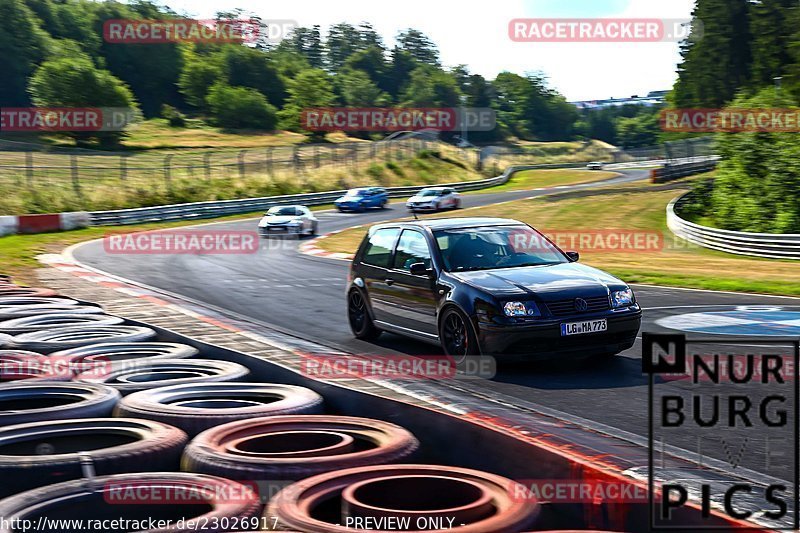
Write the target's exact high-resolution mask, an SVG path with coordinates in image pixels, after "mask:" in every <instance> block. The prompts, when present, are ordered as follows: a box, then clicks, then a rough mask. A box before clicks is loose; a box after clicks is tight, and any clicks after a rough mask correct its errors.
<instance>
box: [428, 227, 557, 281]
mask: <svg viewBox="0 0 800 533" xmlns="http://www.w3.org/2000/svg"><path fill="white" fill-rule="evenodd" d="M434 236H435V237H436V244H437V245H438V247H439V250H440V251H441V252H442V257H443V258H444V264H445V269H446V270H448V271H450V272H464V271H468V270H489V269H493V268H513V267H523V266H542V265H554V264H559V263H566V262H568V260H567V258H566V257H565V256H564V254H563V253H562V252H561V251H560V250H559V249H558V248H556V246H555V245H553V244H552V243H551V242H550V241H548V240H547V239H546V238H545V237H544V236H543V235H542V234H541V233H539V232H537V231H536V230H534V229H531V228H530V227H528V226H484V227H477V228H458V229H448V230H439V231H435V232H434Z"/></svg>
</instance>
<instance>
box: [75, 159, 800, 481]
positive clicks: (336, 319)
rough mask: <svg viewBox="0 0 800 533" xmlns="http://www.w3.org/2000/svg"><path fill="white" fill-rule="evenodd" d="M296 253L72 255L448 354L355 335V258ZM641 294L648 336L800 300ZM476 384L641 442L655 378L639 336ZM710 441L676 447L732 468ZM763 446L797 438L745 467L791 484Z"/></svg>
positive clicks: (332, 332) (330, 334) (224, 304)
mask: <svg viewBox="0 0 800 533" xmlns="http://www.w3.org/2000/svg"><path fill="white" fill-rule="evenodd" d="M620 172H621V176H620V177H617V178H614V179H611V180H606V181H604V182H595V183H590V184H582V185H575V186H562V187H558V188H549V189H540V190H532V191H506V192H487V193H482V194H469V195H464V196H463V197H462V198H463V206H464V207H474V206H481V205H488V204H493V203H498V202H504V201H510V200H518V199H522V198H528V197H533V196H540V195H545V194H552V193H554V192H567V191H579V190H584V189H590V188H594V187H597V186H598V185H600V184H602V185H612V184H615V183H624V182H629V181H635V180H641V179H645V178H646V177H647V176H648V174H649V173H648V171H645V170H620ZM457 214H458V213H456V215H457ZM317 216H318V218H319V220H320V227H319V231H320V233H328V232H331V231H336V230H342V229H345V228H348V227H352V226H355V225H362V224H369V223H373V222H378V221H384V220H390V219H395V218H400V217H405V216H407V213H406V211H405V209H404V208H403V206H402V204H393V205H391V206H390V207H389V208H388V209H384V210H376V211H369V212H366V213H353V214H341V213H337V212H332V211H325V212H320V213H318V215H317ZM255 224H256V221H255V220H253V219H250V220H241V221H235V222H225V223H216V224H214V225H213V229H214V230H223V229H224V230H251V231H252V230H254V229H255ZM300 242H302V241H300ZM297 247H298V241H296V240H294V241H293V240H287V241H281V240H277V241H273V240H269V241H267V240H264V241H262V246H261V249H260V250H259V251H258V253H256V254H238V255H237V254H231V255H120V254H109V253H106V251H105V249H104V247H103V243H102V242H100V241H92V242H89V243H86V244H83V245H81V246H79V247H77V248H75V249H74V251H73V254H74V257H75V259H77V260H78V261H79V262H81V263H83V264H85V265H87V266H89V267H92V268H94V269H97V270H101V271H103V272H107V273H110V274H113V275H116V276H120V277H122V278H125V279H128V280H132V281H134V282H137V283H141V284H144V285H147V286H150V287H154V288H157V289H161V290H165V291H169V292H170V293H173V294H176V295H179V296H182V297H188V298H191V299H193V300H195V301H198V302H202V303H205V304H210V305H212V306H214V307H216V308H221V309H224V310H227V311H231V312H233V313H236V314H238V315H244V316H247V317H250V318H252V319H254V320H256V321H258V322H260V323H262V324H264V325H267V326H269V327H275V328H277V329H279V330H281V331H284V332H289V333H290V334H293V335H297V336H299V337H302V338H304V339H307V340H309V341H313V342H315V343H318V344H319V345H322V346H324V347H330V348H332V349H334V350H341V351H345V352H347V353H357V354H375V355H388V354H397V353H403V354H410V355H427V354H440V353H441V351H440V349H438V348H437V347H433V346H431V345H428V344H424V343H421V342H416V341H413V340H409V339H406V338H403V337H399V336H396V335H392V334H384V335H382V336H381V337H380V338H379V339H378V340H377V341H376V342H374V343H370V342H364V341H359V340H356V339H354V338H353V337H352V334H351V333H350V330H349V328H348V324H347V319H346V314H345V300H344V291H345V276H346V271H347V267H348V264H347V262H345V261H340V260H333V259H326V258H321V257H314V256H309V255H305V254H302V253H300V252H299V251H298V249H297ZM633 287H634V290H635V292H636V296H637V299H638V301H639V303H640V305H641V306H642V307H643V309H644V323H643V327H642V331H648V332H655V331H660V332H672V333H675V332H677V331H676V330H674V329H669V328H666V327H663V326H662V325H660V324H657V323H656V321H658V320H660V319H662V318H665V317H670V316H677V315H681V314H685V313H697V312H700V313H707V312H717V311H735V310H736V309H737V308H740V307H741V306H770V307H777V308H781V309H783V310H788V311H791V310H792V309H796V310H800V300H798V299H793V298H777V297H768V296H759V295H748V294H732V293H722V292H712V291H694V290H685V289H674V288H666V287H653V286H637V285H634V286H633ZM798 317H800V315H798ZM798 328H800V321H799V322H798ZM732 331H735V330H732ZM726 339H727V337H726ZM720 344H721V345H722V346H721V347H719V350H720V351H724V350H726V349H730V350H731V351H735V350H741V349H747V350H751V351H753V352H758V351H759V350H762V351H763V350H764V348H763V347H761V346H760V345H758V344H757V343H751V345H750V346H748V347H746V348H736V349H732V348H730V347H728V348H726V347H725V346H726V345H725V343H724V342H721V343H720ZM660 386H662V387H666V388H667V389H666V390H670V388H671V389H673V390H675V391H679V392H681V393H683V394H687V393H688V392H687V391H688V390H689V389H688V385H687V384H686V382H685V381H675V382H671V383H666V384H664V383H661V385H660ZM469 387H470V388H471V389H472V390H474V391H477V392H480V393H481V394H483V395H485V396H487V397H496V398H502V399H504V400H506V401H515V402H519V403H520V404H522V403H524V404H530V405H533V406H541V407H543V408H546V409H552V410H554V412H558V413H560V414H562V415H564V416H565V417H569V418H570V419H572V420H577V421H586V423H587V424H597V425H598V427H602V428H605V429H606V430H610V431H611V432H613V431H615V430H622V431H624V432H627V433H630V434H632V435H636V436H639V437H644V436H646V435H647V402H648V396H647V392H648V387H647V377H646V376H645V375H643V374H642V364H641V345H640V341H638V340H637V343H636V345H635V346H634V347H633V348H632V349H630V350H628V351H626V352H624V353H623V354H621V355H620V356H618V357H616V358H613V359H607V360H603V361H592V362H584V363H581V364H577V365H576V364H566V365H545V366H542V365H530V364H527V365H526V364H514V365H507V364H501V365H500V366H499V368H498V372H497V374H496V375H495V376H494V377H493V378H492V379H472V380H470V381H469ZM790 407H793V406H790ZM787 431H788V430H787ZM709 435H710V434H708V432H706V433H703V432H693V431H686V432H684V434H682V435H677V436H676V437H675V440H674V442H673V443H677V445H679V446H680V447H682V448H685V449H691V450H693V451H697V449H698V448H699V449H700V451H701V453H703V454H705V455H708V456H711V457H715V458H717V459H719V460H723V461H724V460H726V458H728V457H729V456H730V452H725V451H724V449H723V448H724V447H723V446H721V445H720V442H719V436H718V435H716V434H714V435H712V436H709ZM731 435H732V438H735V437H736V435H737V434H736V433H735V431H734V432H733V433H732V434H731ZM739 436H741V434H739ZM706 441H707V442H706ZM730 442H733V441H730ZM736 446H738V444H736ZM765 446H768V447H769V446H771V447H772V452H771V453H773V454H777V453H781V452H783V453H785V454H786V456H787V457H788V456H791V452H790V446H791V439H790V440H788V441H786V442H778V441H775V442H773V443H760V442H753V440H752V439H751V440H750V441H749V444H748V449H747V452H746V453H745V454H744V455H743V458H742V459H741V461H740V463H739V466H742V467H747V468H749V469H752V470H755V471H758V472H760V473H763V474H767V475H770V476H774V477H777V478H785V475H784V474H785V470H786V466H785V465H784V466H781V462H780V461H774V462H773V464H768V463H767V464H765V462H764V453H763V452H764V447H765Z"/></svg>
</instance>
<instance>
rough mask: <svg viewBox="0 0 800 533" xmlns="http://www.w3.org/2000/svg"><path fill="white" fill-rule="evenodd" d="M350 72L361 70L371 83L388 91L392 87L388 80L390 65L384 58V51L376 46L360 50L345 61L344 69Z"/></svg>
mask: <svg viewBox="0 0 800 533" xmlns="http://www.w3.org/2000/svg"><path fill="white" fill-rule="evenodd" d="M343 68H346V69H349V70H360V71H362V72H364V73H365V74H366V75H367V76H369V79H370V81H372V83H374V84H375V85H377V86H378V87H380V88H381V89H382V90H384V91H385V90H387V89H389V88H390V87H391V84H390V82H389V80H388V71H389V65H388V64H387V63H386V58H385V57H384V56H383V50H382V49H381V48H378V47H376V46H371V47H369V48H366V49H364V50H359V51H358V52H356V53H354V54H353V55H351V56H350V57H348V58H347V61H345V64H344V67H343Z"/></svg>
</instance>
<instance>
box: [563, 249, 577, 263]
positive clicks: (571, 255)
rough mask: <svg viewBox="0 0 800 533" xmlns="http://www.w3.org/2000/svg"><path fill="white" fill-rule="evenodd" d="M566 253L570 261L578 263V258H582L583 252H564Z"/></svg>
mask: <svg viewBox="0 0 800 533" xmlns="http://www.w3.org/2000/svg"><path fill="white" fill-rule="evenodd" d="M564 253H565V254H566V256H567V259H569V261H570V263H576V262H577V261H578V259H580V258H581V254H579V253H578V252H564Z"/></svg>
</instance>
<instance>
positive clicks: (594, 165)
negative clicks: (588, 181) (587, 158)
mask: <svg viewBox="0 0 800 533" xmlns="http://www.w3.org/2000/svg"><path fill="white" fill-rule="evenodd" d="M586 170H603V163H602V162H601V161H592V162H591V163H589V164H588V165H586Z"/></svg>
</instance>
